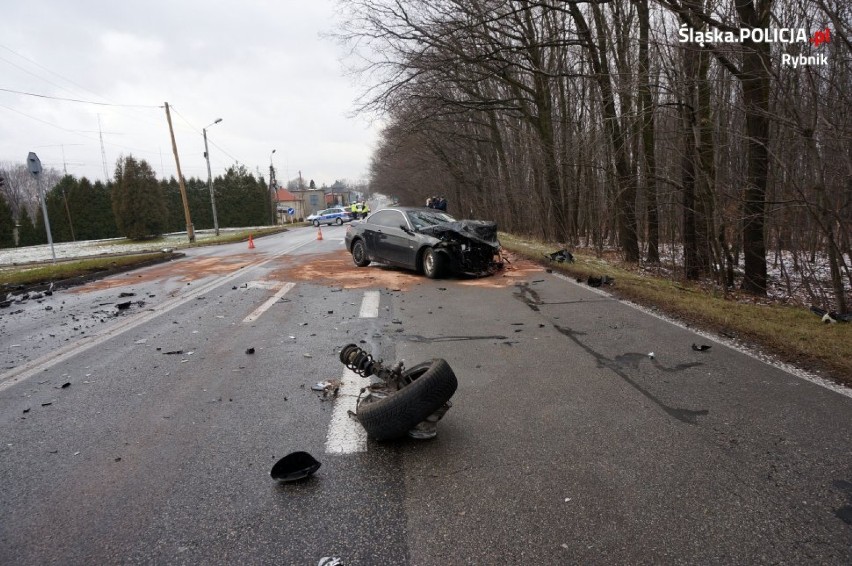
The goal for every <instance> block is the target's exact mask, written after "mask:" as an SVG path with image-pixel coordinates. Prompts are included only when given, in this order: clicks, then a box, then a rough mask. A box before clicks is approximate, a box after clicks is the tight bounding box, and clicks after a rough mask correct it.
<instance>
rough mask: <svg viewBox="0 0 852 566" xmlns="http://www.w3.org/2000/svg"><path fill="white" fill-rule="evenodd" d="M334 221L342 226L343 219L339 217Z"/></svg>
mask: <svg viewBox="0 0 852 566" xmlns="http://www.w3.org/2000/svg"><path fill="white" fill-rule="evenodd" d="M334 223H335V224H337V225H338V226H340V225H341V224H343V219H342V218H340V217H338V218H337V220H335V221H334Z"/></svg>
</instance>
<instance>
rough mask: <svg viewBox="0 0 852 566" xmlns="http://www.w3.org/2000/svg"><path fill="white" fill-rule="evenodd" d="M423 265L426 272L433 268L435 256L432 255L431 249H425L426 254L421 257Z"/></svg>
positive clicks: (430, 271)
mask: <svg viewBox="0 0 852 566" xmlns="http://www.w3.org/2000/svg"><path fill="white" fill-rule="evenodd" d="M423 264H424V265H423V267H424V270H425V271H426V273H432V270H433V269H434V268H435V258H434V257H432V250H426V256H425V257H424V258H423Z"/></svg>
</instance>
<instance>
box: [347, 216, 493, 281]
mask: <svg viewBox="0 0 852 566" xmlns="http://www.w3.org/2000/svg"><path fill="white" fill-rule="evenodd" d="M346 249H347V250H348V251H349V252H350V253H351V254H352V261H354V262H355V265H357V266H358V267H366V266H367V265H369V264H370V262H373V261H375V262H378V263H384V264H389V265H394V266H398V267H405V268H407V269H414V270H416V271H418V272H420V273H423V274H425V275H426V276H427V277H429V278H431V279H436V278H439V277H442V276H444V275H448V274H456V275H460V274H464V275H474V276H482V275H490V274H492V273H494V272H495V271H497V269H499V268H500V267H501V265H502V263H501V262H500V242H499V241H498V240H497V224H496V223H494V222H487V221H484V220H456V219H455V218H453V217H452V216H450V215H449V214H447V213H445V212H441V211H439V210H434V209H431V208H411V207H393V208H385V209H382V210H379V211H376V212H374V213H373V214H371V215H370V216H368V217H367V218H366V219H365V220H362V221H361V222H355V223H353V224H352V225H350V226H349V227H348V228H347V229H346Z"/></svg>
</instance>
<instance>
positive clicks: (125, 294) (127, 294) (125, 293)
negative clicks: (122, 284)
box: [118, 291, 136, 299]
mask: <svg viewBox="0 0 852 566" xmlns="http://www.w3.org/2000/svg"><path fill="white" fill-rule="evenodd" d="M135 296H136V293H128V292H127V291H124V292H121V293H119V294H118V298H119V299H123V298H125V297H135Z"/></svg>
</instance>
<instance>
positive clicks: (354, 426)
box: [325, 291, 380, 454]
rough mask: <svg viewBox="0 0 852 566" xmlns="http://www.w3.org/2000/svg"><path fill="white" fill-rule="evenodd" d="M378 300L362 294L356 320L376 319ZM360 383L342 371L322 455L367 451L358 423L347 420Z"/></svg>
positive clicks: (374, 295) (373, 294) (371, 293)
mask: <svg viewBox="0 0 852 566" xmlns="http://www.w3.org/2000/svg"><path fill="white" fill-rule="evenodd" d="M379 299H380V295H379V292H378V291H367V292H366V293H364V298H363V299H362V301H361V311H360V313H359V314H358V316H359V317H360V318H378V316H379ZM363 379H364V378H362V377H361V376H360V375H358V374H357V373H355V372H353V371H351V370H349V369H344V370H343V375H341V376H340V380H341V381H342V382H343V385H342V386H341V387H340V392H339V393H338V396H337V399H335V401H334V410H333V412H332V414H331V422H330V423H329V425H328V435H327V436H326V440H325V452H326V454H355V453H357V452H366V451H367V431H365V430H364V427H362V426H361V424H360V423H358V422H357V421H356V420H355V419H353V418H351V417H350V416H349V411H352V412H353V413H354V412H355V405H356V402H357V400H358V394H359V393H360V391H361V381H362V380H363Z"/></svg>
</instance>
